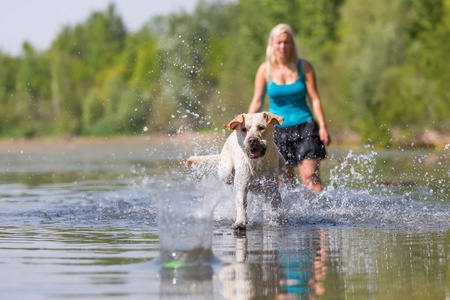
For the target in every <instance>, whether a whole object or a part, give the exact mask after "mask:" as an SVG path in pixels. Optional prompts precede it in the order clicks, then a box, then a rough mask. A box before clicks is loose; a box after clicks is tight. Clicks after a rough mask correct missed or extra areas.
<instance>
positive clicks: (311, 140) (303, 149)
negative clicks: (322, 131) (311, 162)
mask: <svg viewBox="0 0 450 300" xmlns="http://www.w3.org/2000/svg"><path fill="white" fill-rule="evenodd" d="M274 137H275V144H276V145H277V147H278V150H280V153H281V154H282V155H283V157H284V159H285V160H286V162H287V163H288V164H291V165H298V163H300V162H301V161H302V160H304V159H307V158H308V159H313V158H318V159H324V158H325V157H326V156H327V152H326V151H325V146H324V144H323V142H322V141H321V140H320V137H319V126H317V123H316V122H315V121H314V120H310V121H308V122H306V123H303V124H300V125H296V126H291V127H286V128H281V127H276V126H275V131H274Z"/></svg>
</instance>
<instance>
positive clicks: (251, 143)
mask: <svg viewBox="0 0 450 300" xmlns="http://www.w3.org/2000/svg"><path fill="white" fill-rule="evenodd" d="M257 141H258V140H257V139H256V138H254V137H252V138H249V139H248V143H249V144H250V145H254V144H256V142H257Z"/></svg>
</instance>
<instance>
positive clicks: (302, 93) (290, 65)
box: [248, 24, 330, 193]
mask: <svg viewBox="0 0 450 300" xmlns="http://www.w3.org/2000/svg"><path fill="white" fill-rule="evenodd" d="M266 57H267V61H266V62H264V63H262V64H261V66H260V67H259V69H258V71H257V73H256V78H255V90H254V94H253V99H252V102H251V103H250V107H249V109H248V112H249V113H255V112H257V111H258V110H259V109H260V108H261V106H262V105H263V101H264V96H265V93H266V91H267V94H268V95H269V97H270V107H269V112H271V113H273V114H275V115H278V116H281V117H283V118H284V122H283V124H282V125H281V126H277V127H276V128H275V133H274V135H275V143H276V144H277V146H278V148H279V150H280V152H281V154H283V156H284V158H285V159H286V162H287V166H286V172H285V174H284V175H283V178H282V179H283V181H284V182H288V183H291V184H293V183H294V182H295V166H298V170H299V172H300V177H301V179H302V181H303V183H304V184H305V185H306V187H307V188H308V189H313V190H315V191H316V192H317V193H319V192H320V191H322V183H321V181H320V177H319V161H320V160H321V159H323V158H325V156H326V152H325V146H324V144H325V145H326V146H328V145H329V143H330V137H329V135H328V130H327V126H326V124H325V118H324V116H323V111H322V104H321V101H320V98H319V95H318V93H317V88H316V78H315V75H314V70H313V67H312V66H311V64H310V63H309V62H308V61H306V60H303V59H299V58H298V56H297V50H296V48H295V43H294V38H293V33H292V29H291V27H290V26H289V25H287V24H279V25H277V26H275V27H274V28H273V29H272V31H271V32H270V36H269V43H268V45H267V53H266ZM306 95H308V100H309V104H310V107H311V108H312V111H313V113H314V117H315V118H316V120H317V122H318V123H319V126H317V123H316V122H315V121H314V119H313V115H312V113H311V110H310V108H309V107H308V105H307V103H306Z"/></svg>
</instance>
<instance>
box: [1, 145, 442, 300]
mask: <svg viewBox="0 0 450 300" xmlns="http://www.w3.org/2000/svg"><path fill="white" fill-rule="evenodd" d="M189 147H191V148H192V147H193V146H190V144H189V143H187V144H183V143H181V142H179V141H168V142H167V143H165V144H164V143H163V144H161V143H159V142H158V143H154V144H153V143H151V141H147V142H146V143H145V144H132V143H131V144H127V143H117V144H114V143H108V144H95V145H89V144H83V145H71V144H70V143H69V144H67V145H65V144H61V145H52V146H45V147H41V148H39V147H38V146H36V145H33V147H32V148H25V147H24V146H20V147H18V146H17V145H16V146H14V147H11V148H10V149H1V147H0V170H1V177H0V179H1V180H0V298H1V299H65V298H75V299H80V298H84V299H111V298H120V299H187V298H190V299H319V298H320V299H365V298H367V296H368V295H370V298H371V299H425V298H426V299H450V285H449V282H450V281H449V280H448V279H449V271H450V269H449V268H448V266H449V265H450V249H449V248H450V246H449V245H450V216H449V214H448V211H449V208H450V207H449V203H448V195H449V169H450V168H449V164H448V162H449V157H448V149H447V150H444V151H431V150H430V151H428V150H427V151H428V152H427V151H425V150H421V151H409V152H407V153H405V152H404V151H390V152H381V153H375V152H373V151H372V150H371V149H369V150H368V151H362V152H361V153H354V152H349V151H347V152H345V151H344V152H337V151H336V152H332V151H331V152H330V158H329V159H327V160H326V161H324V165H323V169H322V173H323V177H324V181H325V183H326V186H327V187H326V189H325V192H324V193H323V194H321V195H320V197H315V196H314V195H311V194H309V193H308V191H305V190H304V189H302V188H297V189H294V190H282V195H283V204H282V207H281V209H282V211H283V213H284V215H285V217H286V219H287V225H283V226H280V227H271V226H266V225H265V223H264V209H265V206H264V205H263V204H261V202H260V200H261V199H259V198H258V197H255V196H251V197H249V206H248V208H249V210H248V215H249V219H250V224H249V227H248V228H249V230H248V231H247V232H246V233H236V232H234V231H233V230H231V229H230V226H231V224H232V222H233V218H234V215H235V212H234V204H233V193H232V190H231V189H230V188H229V187H226V186H224V185H223V184H222V183H221V182H220V181H219V180H218V179H217V178H216V177H215V176H214V174H213V173H212V172H211V170H200V169H186V168H183V166H182V164H183V160H182V158H183V157H185V156H187V155H184V153H188V154H191V153H195V149H190V148H189ZM206 147H209V145H206ZM161 199H165V201H163V202H159V200H161ZM183 199H185V200H186V199H187V200H186V201H188V202H184V200H183ZM189 201H191V202H189ZM158 203H160V204H162V205H165V206H164V207H163V208H164V209H165V210H164V211H165V212H166V215H165V216H164V215H163V214H158V205H157V204H158ZM190 203H191V204H195V205H199V204H200V206H192V208H193V210H190V206H189V205H190ZM216 204H217V205H216ZM202 205H206V206H205V207H204V206H202ZM213 208H215V209H214V213H213V214H211V212H212V210H213ZM157 216H160V217H161V218H163V223H160V225H159V226H158V218H157ZM175 220H181V223H179V222H178V223H177V222H175ZM193 220H197V221H198V222H193ZM162 224H164V225H162ZM180 224H181V225H180ZM174 228H175V229H176V230H175V231H172V230H174ZM198 245H200V246H199V247H197V246H198ZM187 246H189V247H191V248H189V249H181V248H180V247H187ZM165 249H166V250H168V251H166V252H165V251H164V250H165ZM198 249H200V250H201V251H200V252H196V251H197V250H198ZM180 250H182V251H186V253H187V254H189V255H192V254H195V255H196V256H197V254H198V253H201V255H200V257H202V259H201V260H200V261H201V262H203V263H201V264H198V263H194V264H189V263H186V262H189V259H187V258H183V257H179V256H177V255H175V259H172V258H174V257H173V256H172V253H177V252H178V253H179V251H180ZM161 253H163V254H164V253H166V254H169V258H167V259H166V258H164V257H162V256H161ZM205 253H206V256H205V255H204V254H205ZM161 258H164V259H166V260H165V263H164V264H163V263H161ZM205 258H211V260H208V259H205ZM173 261H175V262H173ZM167 262H169V265H166V263H167ZM165 265H166V267H164V266H165Z"/></svg>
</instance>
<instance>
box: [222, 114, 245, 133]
mask: <svg viewBox="0 0 450 300" xmlns="http://www.w3.org/2000/svg"><path fill="white" fill-rule="evenodd" d="M242 123H244V115H243V114H241V115H238V116H237V117H236V118H234V119H233V120H231V121H230V123H228V124H227V125H226V126H225V127H226V128H227V129H228V130H235V129H236V127H238V126H239V125H240V124H242Z"/></svg>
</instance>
